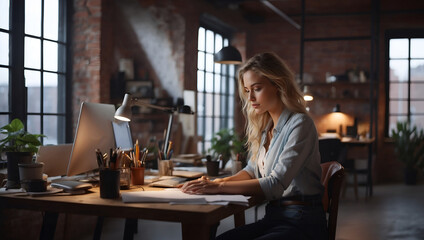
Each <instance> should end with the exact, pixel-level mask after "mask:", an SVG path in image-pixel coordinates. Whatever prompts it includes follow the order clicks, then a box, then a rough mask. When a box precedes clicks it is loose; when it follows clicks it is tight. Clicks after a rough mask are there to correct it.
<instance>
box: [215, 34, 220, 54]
mask: <svg viewBox="0 0 424 240" xmlns="http://www.w3.org/2000/svg"><path fill="white" fill-rule="evenodd" d="M221 48H222V36H221V35H219V34H216V35H215V52H219V51H220V50H221Z"/></svg>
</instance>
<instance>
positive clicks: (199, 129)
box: [197, 117, 204, 136]
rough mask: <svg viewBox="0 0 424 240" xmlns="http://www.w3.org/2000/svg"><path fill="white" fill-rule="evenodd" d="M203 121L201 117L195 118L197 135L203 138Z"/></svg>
mask: <svg viewBox="0 0 424 240" xmlns="http://www.w3.org/2000/svg"><path fill="white" fill-rule="evenodd" d="M203 120H204V118H202V117H199V118H197V135H199V136H203V127H204V126H203Z"/></svg>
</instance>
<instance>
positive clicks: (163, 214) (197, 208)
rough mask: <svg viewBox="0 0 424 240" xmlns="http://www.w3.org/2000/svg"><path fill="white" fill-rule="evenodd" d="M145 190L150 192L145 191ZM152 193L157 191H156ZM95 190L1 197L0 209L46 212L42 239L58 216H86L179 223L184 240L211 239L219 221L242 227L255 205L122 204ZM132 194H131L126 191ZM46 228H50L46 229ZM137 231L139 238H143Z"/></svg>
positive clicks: (51, 235) (254, 202)
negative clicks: (103, 196)
mask: <svg viewBox="0 0 424 240" xmlns="http://www.w3.org/2000/svg"><path fill="white" fill-rule="evenodd" d="M145 189H146V190H149V189H151V188H148V187H145ZM151 190H158V189H157V188H155V189H151ZM98 191H99V189H98V188H93V191H92V193H89V194H84V195H73V196H54V195H51V196H38V197H30V196H13V195H0V209H2V208H16V209H28V210H35V211H42V212H45V213H46V214H45V218H44V222H43V229H42V232H41V235H40V237H41V236H43V237H47V238H51V239H52V238H53V236H54V229H53V231H52V232H51V230H52V229H49V228H51V226H55V224H56V219H57V214H58V213H73V214H85V215H94V216H102V217H117V218H130V219H147V220H160V221H171V222H180V223H181V226H182V235H183V236H182V237H183V239H185V240H186V239H210V236H211V234H214V233H215V232H216V229H217V226H218V224H219V222H220V220H222V219H224V218H226V217H228V216H231V215H234V219H235V226H241V225H244V222H245V219H244V210H246V209H247V208H249V207H251V206H254V205H256V204H258V203H259V202H258V201H257V200H255V199H254V198H252V199H250V201H249V204H250V205H249V206H240V205H228V206H218V205H170V204H168V203H123V202H122V200H121V199H102V198H100V194H99V192H98ZM129 191H131V190H129ZM47 225H48V226H49V227H47ZM142 231H143V230H142V229H140V234H142Z"/></svg>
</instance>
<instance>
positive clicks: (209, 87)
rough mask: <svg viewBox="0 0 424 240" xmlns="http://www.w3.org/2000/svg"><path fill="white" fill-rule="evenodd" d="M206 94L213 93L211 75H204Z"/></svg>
mask: <svg viewBox="0 0 424 240" xmlns="http://www.w3.org/2000/svg"><path fill="white" fill-rule="evenodd" d="M205 85H206V89H205V91H206V92H213V74H212V73H206V82H205Z"/></svg>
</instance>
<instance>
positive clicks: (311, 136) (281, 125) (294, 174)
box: [243, 109, 324, 200]
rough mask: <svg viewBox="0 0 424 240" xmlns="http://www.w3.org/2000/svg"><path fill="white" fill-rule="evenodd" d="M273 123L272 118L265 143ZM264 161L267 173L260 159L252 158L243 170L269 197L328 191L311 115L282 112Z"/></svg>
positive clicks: (286, 110) (263, 139)
mask: <svg viewBox="0 0 424 240" xmlns="http://www.w3.org/2000/svg"><path fill="white" fill-rule="evenodd" d="M271 123H272V120H271V121H270V122H269V123H268V125H267V127H266V129H265V130H264V131H263V132H262V137H261V146H263V145H264V144H265V141H266V133H267V131H268V130H269V128H270V127H271ZM256 159H257V158H256ZM264 161H265V175H264V176H261V174H260V173H259V169H258V164H257V161H252V160H249V162H248V164H247V166H246V167H245V168H244V169H243V170H245V171H246V172H247V173H248V174H249V175H250V176H251V177H254V178H258V179H259V184H260V186H261V188H262V191H263V192H264V193H265V197H266V199H268V200H275V199H279V198H282V197H289V196H298V195H315V194H322V193H323V192H324V187H323V186H322V184H321V181H320V180H321V165H320V161H321V157H320V153H319V147H318V133H317V130H316V128H315V125H314V122H313V120H312V119H311V118H310V117H309V116H308V115H307V114H303V113H294V112H291V111H290V110H288V109H285V110H284V111H283V112H282V113H281V115H280V117H279V119H278V123H277V126H276V127H275V128H274V130H273V137H272V139H271V143H270V145H269V148H268V152H267V153H266V155H265V160H264Z"/></svg>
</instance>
